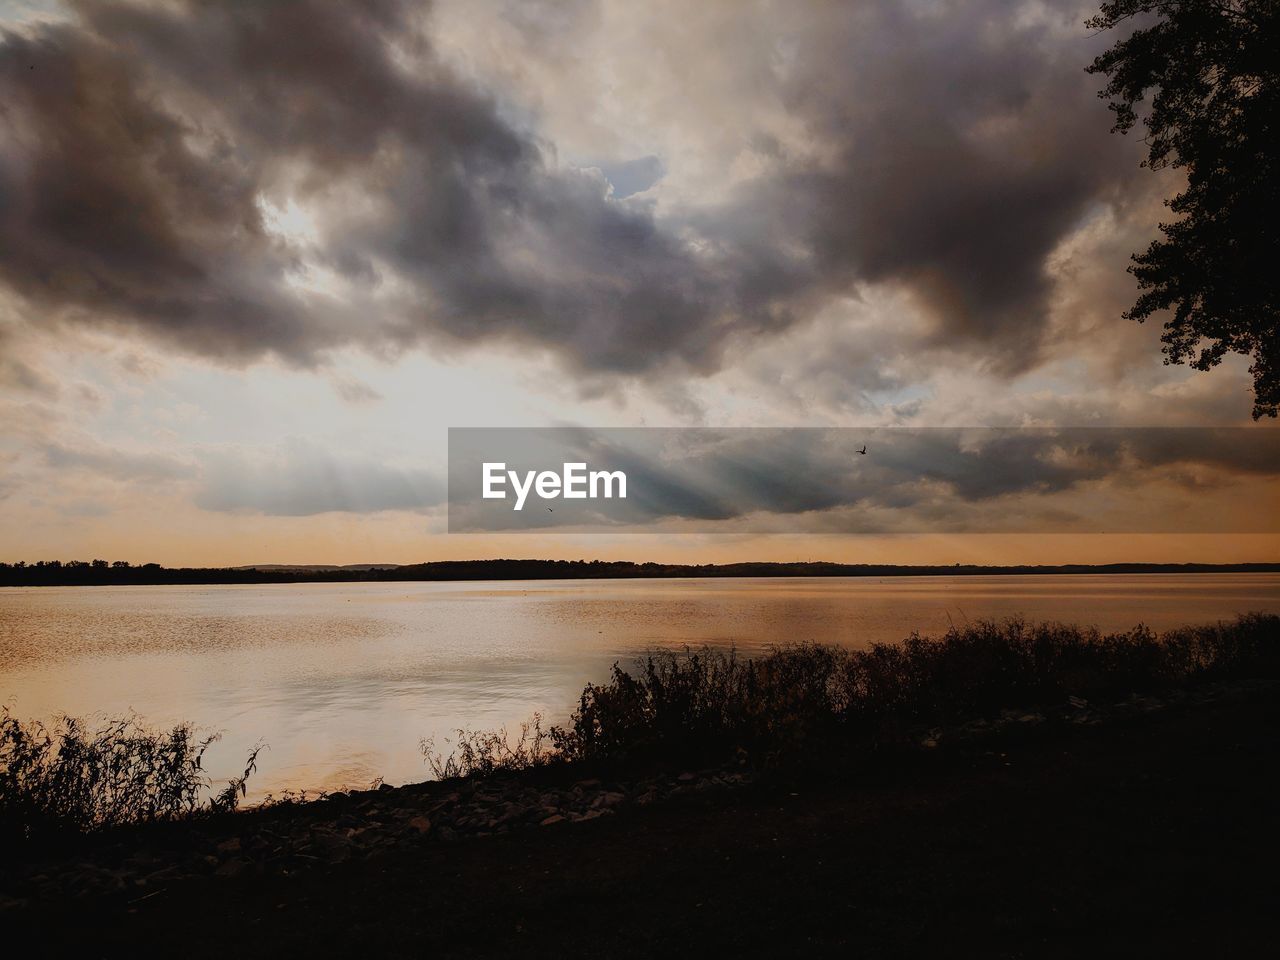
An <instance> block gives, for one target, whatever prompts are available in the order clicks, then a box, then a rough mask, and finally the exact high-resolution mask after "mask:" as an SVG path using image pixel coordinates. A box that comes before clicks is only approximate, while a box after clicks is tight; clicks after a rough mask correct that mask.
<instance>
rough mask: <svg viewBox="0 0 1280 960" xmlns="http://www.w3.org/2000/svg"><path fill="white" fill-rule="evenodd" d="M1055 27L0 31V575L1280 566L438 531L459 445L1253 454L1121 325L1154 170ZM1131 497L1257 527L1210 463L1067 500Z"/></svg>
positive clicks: (847, 541) (692, 11)
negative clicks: (451, 432) (655, 440)
mask: <svg viewBox="0 0 1280 960" xmlns="http://www.w3.org/2000/svg"><path fill="white" fill-rule="evenodd" d="M1090 13H1091V7H1090V5H1089V4H1081V3H1075V2H1031V3H1017V2H1009V0H956V2H932V0H931V2H923V0H921V2H912V0H895V2H889V0H860V2H817V0H811V2H791V3H783V2H777V3H771V2H763V0H752V2H742V0H706V2H702V3H698V4H689V3H687V2H665V0H654V2H650V3H644V4H637V3H631V2H623V0H556V2H551V0H546V2H541V0H506V2H504V0H438V2H436V3H434V4H422V3H401V2H395V0H367V2H351V3H345V4H332V3H326V2H321V0H301V2H292V0H280V2H264V3H214V2H196V0H170V2H98V0H93V2H74V3H52V2H21V0H20V2H0V24H2V30H3V33H2V34H0V105H2V106H0V560H7V561H15V560H27V561H33V560H37V559H44V558H60V559H71V558H81V559H88V558H90V557H104V558H107V559H125V560H129V561H132V562H150V561H155V562H161V563H166V564H171V565H181V564H209V565H222V564H249V563H255V562H262V563H357V562H387V563H408V562H418V561H423V560H432V559H443V558H460V557H488V556H549V557H588V558H592V557H599V558H604V559H624V558H625V559H637V560H661V561H673V562H719V561H729V560H742V559H760V560H796V559H826V560H842V561H851V562H859V561H866V562H913V563H914V562H927V563H956V562H983V563H1015V562H1017V563H1022V562H1041V563H1056V562H1108V561H1116V560H1173V561H1184V560H1189V561H1196V560H1203V561H1239V560H1275V559H1278V557H1277V546H1280V539H1278V538H1277V536H1276V535H1275V534H1273V533H1266V532H1262V533H1241V532H1234V533H1216V534H1215V533H1198V534H1194V535H1192V534H1181V535H1178V534H1167V533H1166V534H1129V535H1116V534H1112V535H1104V534H1092V533H1089V534H1086V533H1078V534H1077V533H1071V532H1069V531H1068V532H1057V533H1053V534H1045V533H1040V532H1035V531H1028V532H1027V533H1025V534H1018V533H1002V534H994V533H984V532H982V531H981V530H969V531H965V532H959V533H945V534H944V533H929V532H924V533H920V532H913V533H911V534H896V535H888V534H877V535H871V534H867V535H859V536H852V535H837V534H824V535H818V534H814V533H801V532H800V528H799V527H797V532H796V533H794V534H789V535H788V534H778V535H772V536H764V535H755V534H745V533H741V532H734V530H733V529H732V527H726V532H723V533H718V532H714V531H712V532H700V533H697V534H690V533H680V532H659V533H652V534H623V535H598V534H597V535H585V534H571V533H556V532H555V531H542V532H537V533H520V534H501V533H498V534H466V535H461V534H457V533H454V534H449V533H447V532H446V517H445V508H444V503H443V502H442V493H441V491H442V489H443V487H442V484H443V480H444V477H445V456H446V446H445V444H446V431H447V429H448V428H449V427H460V426H504V427H517V426H545V425H565V424H568V425H580V426H591V427H623V426H632V427H634V426H665V427H743V426H750V427H794V426H822V427H894V426H909V427H957V426H1014V427H1020V426H1034V427H1078V426H1179V427H1181V426H1231V427H1249V428H1250V429H1257V430H1269V429H1272V428H1271V427H1269V426H1267V425H1260V426H1259V425H1253V424H1252V423H1251V421H1250V420H1249V411H1250V407H1251V396H1250V378H1249V376H1248V373H1247V370H1246V363H1245V362H1243V361H1241V360H1239V358H1230V359H1228V361H1227V362H1224V363H1223V364H1222V365H1221V366H1220V367H1218V368H1217V369H1215V370H1213V371H1211V372H1208V373H1200V372H1193V371H1189V370H1187V369H1186V368H1182V367H1171V366H1166V365H1164V364H1163V363H1162V357H1161V354H1160V343H1159V334H1160V330H1159V328H1158V326H1153V325H1150V324H1149V325H1145V326H1144V325H1138V324H1135V323H1131V322H1128V321H1125V320H1123V319H1121V317H1120V314H1121V312H1122V311H1123V310H1124V309H1126V308H1127V307H1128V306H1129V305H1130V304H1131V303H1132V300H1133V298H1134V296H1135V294H1136V289H1135V286H1134V282H1133V280H1132V278H1131V277H1130V276H1129V275H1128V274H1127V272H1126V266H1127V260H1128V256H1129V254H1130V253H1131V252H1133V251H1135V250H1139V249H1141V248H1143V247H1144V246H1145V245H1146V244H1147V243H1148V242H1150V240H1151V239H1153V238H1154V236H1155V235H1156V226H1157V224H1158V223H1159V221H1160V220H1161V218H1162V217H1166V218H1167V217H1168V216H1169V214H1168V211H1167V210H1166V209H1165V208H1164V206H1163V200H1164V198H1166V197H1167V196H1170V195H1171V194H1172V193H1174V192H1175V191H1176V190H1177V187H1178V179H1177V177H1178V174H1177V173H1176V172H1170V171H1161V172H1159V173H1156V172H1152V171H1150V170H1148V169H1144V168H1142V167H1141V160H1142V158H1143V146H1142V144H1141V142H1140V139H1139V137H1138V136H1136V135H1130V136H1127V137H1126V136H1119V135H1115V134H1112V133H1111V132H1110V125H1111V118H1110V114H1109V113H1108V111H1107V108H1106V104H1105V103H1104V102H1102V101H1100V100H1099V99H1098V97H1097V89H1098V87H1099V85H1100V84H1099V79H1098V78H1096V77H1091V76H1089V75H1087V74H1086V73H1085V72H1084V67H1085V66H1086V65H1087V64H1088V63H1089V62H1090V60H1091V59H1092V58H1093V57H1094V56H1095V55H1096V54H1097V53H1099V52H1101V50H1103V49H1105V47H1106V46H1107V45H1108V44H1109V43H1110V42H1111V41H1112V40H1113V39H1114V38H1109V37H1105V36H1102V37H1099V36H1093V35H1091V34H1090V33H1089V31H1087V30H1085V28H1084V26H1083V22H1084V20H1085V19H1086V18H1087V17H1088V16H1089V14H1090ZM786 468H787V465H786V464H785V463H784V464H782V465H781V466H780V467H778V469H779V470H781V471H783V472H782V473H781V474H780V476H782V477H783V478H784V479H783V482H784V483H785V476H786V474H785V470H786ZM1148 476H1149V477H1150V478H1151V482H1158V483H1159V484H1161V485H1163V486H1162V489H1165V488H1168V489H1175V488H1176V489H1177V490H1180V491H1182V493H1183V494H1185V496H1186V498H1194V500H1191V499H1187V501H1186V502H1194V503H1195V504H1196V505H1197V507H1196V508H1197V509H1198V510H1200V511H1202V512H1206V513H1210V514H1212V512H1213V511H1216V510H1222V511H1227V512H1232V511H1234V513H1233V516H1235V517H1236V518H1237V522H1235V523H1234V524H1228V525H1226V526H1230V527H1231V528H1232V529H1235V530H1237V531H1239V530H1240V529H1250V528H1249V526H1248V524H1242V523H1240V522H1238V518H1239V516H1240V515H1241V511H1242V510H1246V511H1247V510H1256V511H1259V512H1260V513H1263V514H1265V515H1266V517H1269V518H1271V520H1272V522H1271V523H1270V528H1272V529H1274V527H1275V525H1276V524H1275V523H1274V517H1275V515H1276V514H1275V511H1276V509H1277V506H1278V504H1277V502H1276V499H1275V496H1274V492H1273V491H1274V489H1275V484H1274V483H1272V482H1271V481H1272V480H1273V479H1274V478H1273V477H1272V476H1271V475H1269V474H1267V473H1266V472H1265V471H1263V472H1260V471H1259V470H1258V469H1256V468H1255V467H1251V466H1250V465H1249V464H1248V463H1246V462H1244V461H1243V460H1240V459H1237V460H1232V461H1230V462H1225V461H1224V462H1219V463H1214V464H1209V465H1207V466H1206V465H1204V464H1192V465H1191V466H1188V464H1187V463H1185V462H1180V463H1177V464H1172V465H1170V464H1161V465H1160V469H1159V470H1157V471H1155V473H1152V472H1151V471H1148V470H1144V471H1142V472H1141V473H1139V472H1137V471H1135V470H1134V469H1133V465H1132V464H1129V465H1128V466H1127V467H1126V468H1125V470H1123V471H1122V470H1121V469H1120V468H1119V467H1117V468H1116V470H1115V471H1114V474H1113V473H1112V472H1111V471H1105V472H1104V475H1098V476H1091V477H1089V478H1087V483H1090V484H1094V487H1090V488H1089V489H1095V488H1096V487H1097V486H1098V485H1101V486H1109V488H1110V489H1119V488H1125V489H1135V486H1134V485H1135V484H1137V483H1139V477H1148ZM1074 482H1075V481H1073V483H1074ZM1080 482H1081V484H1084V483H1085V482H1086V481H1085V480H1082V481H1080ZM1141 482H1147V481H1146V480H1145V479H1144V480H1142V481H1141ZM1033 487H1034V481H1033V480H1032V479H1028V486H1027V489H1025V490H1022V491H1014V495H1017V496H1028V497H1030V496H1036V495H1039V493H1041V492H1042V491H1040V490H1038V489H1034V488H1033ZM1081 489H1084V488H1083V487H1081ZM1086 492H1087V491H1086ZM1010 495H1011V494H1010V493H1009V491H1007V490H1001V491H998V492H992V491H978V492H977V493H975V494H974V496H975V497H978V498H980V499H982V500H983V502H984V504H986V505H987V506H988V507H990V508H991V509H1000V508H1001V507H1002V505H1003V504H1004V503H1005V502H1006V501H1003V500H993V499H991V498H993V497H998V496H1003V497H1007V496H1010ZM846 506H856V503H855V504H846ZM1210 526H1212V525H1210ZM1257 528H1258V529H1267V528H1268V524H1267V523H1265V522H1260V523H1259V524H1258V525H1257ZM917 529H919V528H917Z"/></svg>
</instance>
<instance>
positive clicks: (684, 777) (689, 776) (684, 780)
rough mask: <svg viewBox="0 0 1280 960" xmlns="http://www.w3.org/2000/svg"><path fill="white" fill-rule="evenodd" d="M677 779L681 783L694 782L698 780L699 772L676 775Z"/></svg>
mask: <svg viewBox="0 0 1280 960" xmlns="http://www.w3.org/2000/svg"><path fill="white" fill-rule="evenodd" d="M676 779H677V780H679V781H680V782H681V783H693V781H694V780H697V779H698V777H697V774H693V773H682V774H680V776H678V777H676Z"/></svg>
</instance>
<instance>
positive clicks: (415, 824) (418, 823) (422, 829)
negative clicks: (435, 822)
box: [409, 816, 431, 833]
mask: <svg viewBox="0 0 1280 960" xmlns="http://www.w3.org/2000/svg"><path fill="white" fill-rule="evenodd" d="M409 826H410V827H412V828H413V829H414V830H416V831H418V833H430V832H431V821H430V820H428V819H427V818H426V817H423V816H417V817H411V818H410V819H409Z"/></svg>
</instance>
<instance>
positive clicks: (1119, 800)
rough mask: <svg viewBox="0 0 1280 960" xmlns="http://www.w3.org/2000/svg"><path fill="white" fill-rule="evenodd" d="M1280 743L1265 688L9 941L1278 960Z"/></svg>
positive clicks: (281, 949)
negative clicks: (1251, 959)
mask: <svg viewBox="0 0 1280 960" xmlns="http://www.w3.org/2000/svg"><path fill="white" fill-rule="evenodd" d="M1278 733H1280V704H1277V702H1276V700H1275V694H1274V692H1265V691H1263V692H1255V693H1253V694H1250V695H1247V696H1246V697H1245V698H1244V699H1239V700H1235V701H1231V702H1219V703H1214V704H1209V705H1203V706H1198V707H1195V708H1188V709H1181V710H1177V711H1173V712H1169V711H1166V712H1163V713H1159V714H1152V715H1146V716H1141V717H1138V718H1135V719H1133V720H1132V721H1127V722H1123V723H1118V724H1108V725H1106V726H1104V727H1093V728H1083V729H1073V730H1071V731H1069V732H1066V733H1063V732H1061V731H1059V732H1056V733H1053V734H1046V735H1036V736H1032V737H1030V738H1029V739H1026V740H1024V741H1023V742H1022V743H1020V744H1010V743H1006V744H1003V745H999V746H996V747H995V749H994V750H992V751H991V752H990V753H988V752H987V751H988V749H989V748H991V746H992V744H990V743H987V744H984V745H982V746H979V747H971V748H968V749H967V750H966V749H961V750H958V751H951V752H947V753H942V754H938V755H927V756H924V757H916V758H914V759H912V760H910V761H904V762H903V763H902V764H901V765H899V766H898V768H897V769H883V770H880V771H878V772H876V773H874V774H871V775H863V776H862V777H860V778H857V779H853V778H841V780H840V781H839V782H833V780H832V778H831V777H830V776H828V777H826V778H823V780H822V781H821V782H819V781H818V780H816V779H815V778H809V779H808V780H804V781H794V782H791V783H789V784H787V785H785V786H783V785H781V784H774V785H772V786H756V787H751V788H747V789H743V790H739V791H736V792H731V793H720V794H716V795H713V796H711V795H709V796H706V797H705V798H698V799H692V798H690V799H685V800H681V801H672V802H669V803H665V804H659V805H656V806H654V807H649V808H634V807H632V808H628V809H625V810H623V811H622V812H621V813H619V814H618V815H617V816H614V817H608V818H602V819H599V820H594V821H592V822H589V823H580V824H557V825H555V826H550V827H543V828H531V829H528V830H525V831H522V832H519V833H515V834H512V835H508V836H502V837H488V838H473V839H465V840H459V841H456V842H452V843H443V844H436V845H429V846H420V847H415V848H412V849H408V848H406V849H403V850H395V851H392V852H391V853H389V854H385V855H381V856H377V857H375V858H373V859H370V860H365V861H360V862H348V863H345V864H341V865H334V866H321V867H317V868H315V869H313V870H309V871H305V872H303V873H301V874H298V875H295V876H293V877H286V878H280V877H247V878H237V879H235V880H227V879H219V878H211V879H193V880H189V881H186V882H184V883H180V884H176V885H174V886H171V887H169V888H168V889H166V890H165V891H164V892H162V893H160V894H158V895H155V896H152V897H150V898H149V899H146V900H143V901H141V902H137V903H134V904H132V905H130V904H129V903H128V901H127V900H126V898H125V897H124V896H123V895H121V896H120V897H119V898H118V899H110V898H107V899H101V900H98V901H95V902H91V903H89V904H87V905H86V904H84V903H75V904H71V903H64V904H62V905H60V906H59V907H58V908H57V909H52V908H49V909H42V910H37V911H32V912H28V913H25V914H24V915H23V916H22V917H16V916H11V917H9V918H8V920H9V921H11V922H9V923H7V924H6V926H7V927H9V931H10V933H11V934H15V935H16V927H17V926H20V925H25V924H27V923H31V924H32V931H31V934H32V937H33V939H32V941H31V943H32V946H33V949H32V951H31V952H30V953H29V954H27V955H31V956H37V955H54V954H62V953H75V954H77V955H79V956H132V957H136V956H149V955H152V954H158V953H161V952H165V953H175V954H178V955H188V956H189V955H197V956H206V955H208V956H212V955H222V956H258V955H270V956H277V957H280V956H283V957H289V956H299V955H304V954H305V955H311V956H328V955H335V954H347V955H350V956H388V955H389V956H503V957H509V956H545V957H566V956H592V957H615V956H622V957H633V956H634V957H652V956H663V955H665V956H709V955H721V956H735V955H737V956H741V955H752V956H754V955H769V956H804V955H829V954H837V953H839V954H841V955H856V956H922V955H928V956H935V957H936V956H956V955H962V956H963V955H978V956H984V957H1041V956H1051V957H1073V958H1075V957H1095V956H1101V955H1106V956H1126V957H1133V958H1142V957H1155V956H1170V955H1173V956H1196V957H1215V956H1224V957H1225V956H1234V957H1238V956H1258V955H1264V954H1265V955H1272V954H1271V951H1272V950H1274V948H1275V938H1276V935H1277V933H1278V932H1280V931H1277V917H1280V909H1278V908H1280V893H1278V891H1280V885H1278V884H1277V869H1278V866H1280V861H1278V860H1277V853H1278V852H1280V849H1278V848H1280V842H1278V841H1280V832H1278V828H1280V820H1278V818H1277V813H1280V803H1278V802H1277V793H1276V791H1277V788H1278V787H1280V776H1278V772H1280V769H1278V766H1277V750H1276V742H1277V734H1278ZM1002 751H1003V752H1002ZM7 939H8V938H7ZM9 942H10V943H12V942H13V941H12V939H9Z"/></svg>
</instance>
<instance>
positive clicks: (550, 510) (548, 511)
mask: <svg viewBox="0 0 1280 960" xmlns="http://www.w3.org/2000/svg"><path fill="white" fill-rule="evenodd" d="M547 513H555V511H554V510H552V509H551V508H550V507H547Z"/></svg>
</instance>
